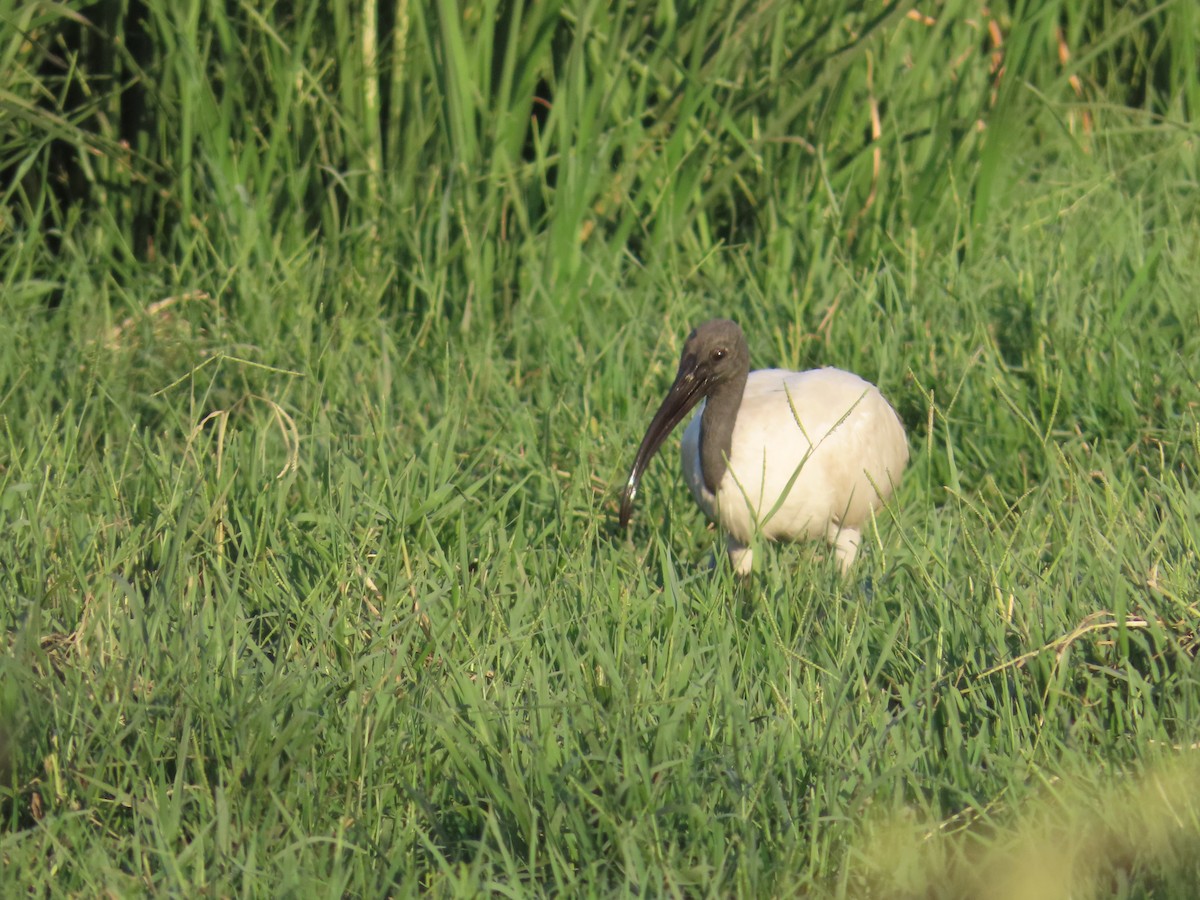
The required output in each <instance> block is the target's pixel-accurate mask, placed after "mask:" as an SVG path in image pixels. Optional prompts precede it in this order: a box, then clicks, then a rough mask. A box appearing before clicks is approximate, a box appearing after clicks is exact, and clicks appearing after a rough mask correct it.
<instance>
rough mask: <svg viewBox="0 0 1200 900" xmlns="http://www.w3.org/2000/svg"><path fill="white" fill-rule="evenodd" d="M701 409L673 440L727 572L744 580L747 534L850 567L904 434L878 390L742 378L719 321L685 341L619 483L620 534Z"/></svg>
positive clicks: (773, 372) (898, 463)
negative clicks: (665, 451) (807, 547)
mask: <svg viewBox="0 0 1200 900" xmlns="http://www.w3.org/2000/svg"><path fill="white" fill-rule="evenodd" d="M701 400H703V401H704V403H703V404H702V405H701V407H700V412H699V413H697V415H696V417H695V418H694V419H692V421H691V424H689V425H688V427H687V430H686V431H685V432H684V435H683V445H682V451H683V474H684V478H685V479H686V480H687V483H688V487H690V488H691V489H692V494H693V496H695V498H696V502H697V503H698V504H699V505H700V508H701V509H702V510H704V513H705V515H707V516H708V517H709V519H711V520H712V521H714V522H716V523H717V524H718V525H719V526H720V527H721V528H722V529H723V530H724V531H725V534H726V536H727V541H728V548H729V559H730V561H731V562H732V564H733V566H734V569H735V570H736V571H737V572H738V573H739V574H742V575H745V574H749V572H750V570H751V566H752V564H753V551H752V550H751V549H750V548H751V543H752V541H753V538H754V535H755V534H756V533H757V534H759V535H760V536H761V537H763V538H766V539H767V540H771V541H777V540H787V541H802V540H810V539H813V538H819V537H824V538H825V539H826V540H827V541H828V542H829V543H830V544H831V545H832V546H833V548H834V554H835V555H836V557H837V560H838V563H839V565H840V566H841V570H842V572H845V571H846V570H847V569H849V568H850V565H851V564H852V563H853V562H854V557H855V556H856V555H857V553H858V545H859V542H860V541H861V540H862V529H863V526H864V525H866V524H867V523H868V522H869V521H870V520H871V517H872V516H873V514H874V513H875V511H876V510H877V509H879V508H880V507H881V506H883V504H884V503H885V502H886V501H887V499H888V498H889V497H890V496H891V494H892V489H893V488H894V487H895V485H896V483H897V482H899V480H900V475H901V473H902V472H903V471H904V467H905V465H907V463H908V440H907V438H906V437H905V434H904V427H903V426H902V425H901V424H900V419H899V417H898V416H897V415H896V411H895V410H894V409H892V407H891V406H890V405H889V404H888V402H887V400H885V399H884V398H883V395H882V394H881V393H880V392H879V389H878V388H877V387H875V386H874V385H873V384H871V383H870V382H867V381H864V380H863V379H861V378H859V377H858V376H857V375H854V374H852V373H850V372H845V371H842V370H841V369H834V368H824V369H811V370H809V371H806V372H791V371H788V370H787V369H760V370H758V371H755V372H751V371H750V349H749V347H748V346H747V344H746V338H745V336H744V335H743V334H742V329H741V328H740V327H739V326H738V325H737V323H735V322H731V321H729V320H728V319H714V320H712V321H711V322H705V323H704V324H703V325H701V326H700V327H698V328H697V329H695V330H694V331H693V332H692V333H691V334H690V335H688V339H687V342H686V343H685V344H684V346H683V356H682V358H681V359H680V361H679V371H678V372H677V373H676V375H675V383H674V384H672V385H671V389H670V391H668V392H667V396H666V398H665V399H664V400H663V402H662V405H661V406H659V408H658V412H656V413H655V414H654V418H653V419H652V420H651V422H650V427H649V428H647V429H646V436H645V437H644V438H642V444H641V446H640V447H639V448H638V452H637V457H636V458H635V459H634V462H633V468H632V470H631V471H630V473H629V481H628V482H627V483H626V485H625V492H624V496H623V498H622V501H621V520H620V521H621V526H622V527H625V526H626V525H628V524H629V517H630V515H631V514H632V512H633V500H634V497H635V496H636V495H637V490H638V484H639V482H640V481H641V478H642V474H643V473H644V472H645V470H646V467H647V465H649V463H650V460H651V459H652V458H653V457H654V454H655V453H656V452H657V450H658V448H659V447H660V446H661V445H662V442H663V441H664V440H665V439H666V437H667V435H668V434H670V433H671V430H672V429H674V427H675V426H676V425H677V424H679V422H680V421H681V420H682V419H683V417H684V416H685V415H687V413H688V411H689V410H691V409H692V407H694V406H695V405H696V404H697V403H699V402H700V401H701Z"/></svg>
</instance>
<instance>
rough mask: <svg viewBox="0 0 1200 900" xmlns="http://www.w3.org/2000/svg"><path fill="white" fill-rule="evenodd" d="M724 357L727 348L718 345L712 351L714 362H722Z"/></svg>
mask: <svg viewBox="0 0 1200 900" xmlns="http://www.w3.org/2000/svg"><path fill="white" fill-rule="evenodd" d="M724 358H725V348H724V347H718V348H717V349H716V350H714V351H713V352H712V361H713V362H720V361H721V360H723V359H724Z"/></svg>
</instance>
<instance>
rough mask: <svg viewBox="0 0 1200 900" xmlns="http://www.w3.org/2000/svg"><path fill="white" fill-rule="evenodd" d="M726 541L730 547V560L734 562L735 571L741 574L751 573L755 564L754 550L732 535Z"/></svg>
mask: <svg viewBox="0 0 1200 900" xmlns="http://www.w3.org/2000/svg"><path fill="white" fill-rule="evenodd" d="M725 543H726V546H727V547H728V548H729V561H730V562H731V563H733V571H735V572H737V573H738V574H739V575H749V574H750V570H751V568H753V566H754V551H753V550H751V549H750V548H749V547H747V546H746V545H745V544H743V543H742V542H741V541H737V540H734V539H733V538H732V537H728V538H726V539H725Z"/></svg>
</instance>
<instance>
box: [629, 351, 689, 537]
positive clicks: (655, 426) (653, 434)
mask: <svg viewBox="0 0 1200 900" xmlns="http://www.w3.org/2000/svg"><path fill="white" fill-rule="evenodd" d="M704 388H705V381H704V379H702V378H698V377H696V357H695V356H692V355H688V356H685V357H684V358H683V359H682V360H680V362H679V371H678V373H676V375H675V383H674V384H672V385H671V389H670V390H669V391H667V396H666V397H665V398H664V399H663V402H662V405H661V406H659V408H658V412H656V413H655V414H654V418H653V419H651V420H650V427H649V428H647V429H646V436H645V437H643V438H642V444H641V446H640V447H638V452H637V456H636V457H634V460H633V468H632V469H630V470H629V480H628V481H627V482H625V492H624V494H623V495H622V497H621V519H620V522H621V527H622V528H624V527H626V526H627V525H628V524H629V517H630V516H631V515H633V498H634V497H636V496H637V492H638V485H639V484H640V483H641V480H642V474H643V473H644V472H645V471H646V467H647V466H648V465H649V464H650V460H651V459H653V458H654V454H655V453H657V452H658V448H659V447H661V446H662V442H663V441H665V440H666V439H667V435H668V434H670V433H671V431H672V430H674V428H675V426H676V425H678V424H679V422H680V421H681V420H682V419H683V417H684V416H686V415H687V414H688V413H689V412H690V411H691V410H692V408H693V407H694V406H695V405H696V404H697V403H699V402H700V398H701V397H703V396H704Z"/></svg>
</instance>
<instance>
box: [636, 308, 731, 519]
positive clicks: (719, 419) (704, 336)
mask: <svg viewBox="0 0 1200 900" xmlns="http://www.w3.org/2000/svg"><path fill="white" fill-rule="evenodd" d="M749 372H750V348H749V347H748V346H747V345H746V337H745V335H743V334H742V329H741V328H740V327H739V326H738V324H737V323H736V322H731V321H730V320H729V319H713V320H711V321H709V322H705V323H704V324H703V325H700V326H699V327H697V328H696V329H695V330H694V331H693V332H692V333H691V334H689V335H688V339H687V341H686V342H685V343H684V345H683V354H682V356H681V357H680V359H679V371H678V372H676V374H675V382H674V384H672V385H671V389H670V390H669V391H668V392H667V396H666V398H665V399H664V400H663V402H662V405H661V406H659V408H658V412H656V413H655V414H654V418H653V419H651V420H650V427H649V428H647V429H646V436H645V437H643V438H642V444H641V446H640V447H638V452H637V456H636V457H635V458H634V460H633V468H632V469H631V470H630V472H629V480H628V481H627V482H626V483H625V492H624V495H623V496H622V498H621V527H622V528H624V527H625V526H626V525H628V524H629V517H630V516H631V515H632V514H633V498H634V497H636V496H637V490H638V484H639V483H640V482H641V480H642V474H643V473H644V472H645V471H646V466H648V465H649V464H650V460H651V459H653V458H654V454H655V453H656V452H658V448H659V447H660V446H662V442H663V441H664V440H666V437H667V435H668V434H670V433H671V431H672V430H673V429H674V428H675V426H676V425H678V424H679V423H680V421H682V419H683V417H684V416H686V415H687V414H688V413H689V412H690V411H691V410H692V409H693V408H694V407H695V406H696V404H697V403H699V402H700V400H701V399H703V398H705V397H707V398H709V403H708V405H709V406H714V405H715V406H717V407H719V410H714V411H719V415H718V416H716V417H715V418H714V421H715V422H716V429H715V432H716V433H715V434H712V435H710V434H706V435H705V439H706V440H705V443H706V444H708V447H707V448H705V449H710V448H711V450H712V451H714V452H715V451H720V452H723V453H724V455H725V457H727V456H728V453H729V441H730V436H731V435H732V433H733V423H734V419H735V418H736V416H737V407H738V405H739V404H740V403H741V399H742V391H743V390H744V389H745V386H746V376H747V375H748V374H749ZM708 422H709V413H708V409H707V408H706V410H705V420H704V424H705V426H707V425H708ZM710 437H712V438H713V440H708V438H710ZM707 455H709V456H711V455H712V452H710V453H708V454H707ZM720 465H721V468H720V474H717V473H716V472H715V471H713V467H712V466H709V465H708V464H707V460H706V464H705V466H704V469H705V471H704V477H705V481H706V482H708V481H709V480H710V476H711V477H712V478H714V479H715V481H719V480H720V475H721V474H724V468H723V466H724V463H723V462H722V463H721V464H720ZM709 488H710V489H715V483H710V484H709Z"/></svg>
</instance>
